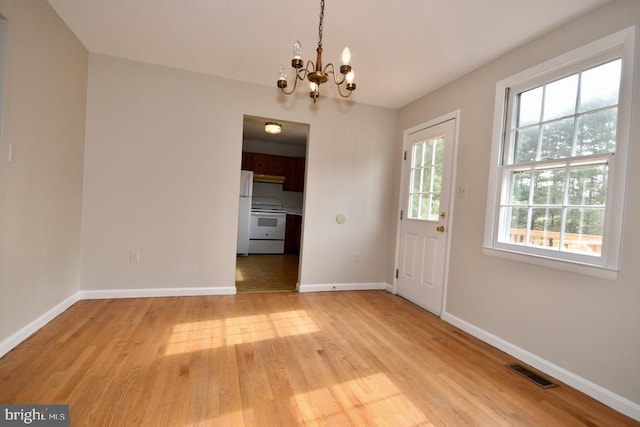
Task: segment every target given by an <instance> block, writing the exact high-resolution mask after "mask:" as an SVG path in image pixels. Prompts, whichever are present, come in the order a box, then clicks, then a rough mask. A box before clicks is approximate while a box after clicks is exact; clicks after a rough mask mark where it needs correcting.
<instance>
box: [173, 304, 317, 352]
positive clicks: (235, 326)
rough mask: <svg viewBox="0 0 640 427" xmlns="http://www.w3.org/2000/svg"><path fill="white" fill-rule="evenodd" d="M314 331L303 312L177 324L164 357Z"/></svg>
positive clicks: (313, 324) (311, 322)
mask: <svg viewBox="0 0 640 427" xmlns="http://www.w3.org/2000/svg"><path fill="white" fill-rule="evenodd" d="M318 331H319V329H318V326H317V325H316V324H315V322H314V321H313V320H312V319H311V317H309V314H307V312H306V311H305V310H296V311H285V312H280V313H268V314H258V315H254V316H242V317H232V318H226V319H216V320H206V321H200V322H189V323H181V324H179V325H175V326H174V327H173V329H172V331H171V336H170V337H169V343H168V345H167V350H166V351H165V355H173V354H180V353H189V352H193V351H201V350H208V349H212V348H218V347H223V346H226V345H234V344H243V343H249V342H257V341H263V340H270V339H274V338H281V337H287V336H293V335H301V334H309V333H312V332H318Z"/></svg>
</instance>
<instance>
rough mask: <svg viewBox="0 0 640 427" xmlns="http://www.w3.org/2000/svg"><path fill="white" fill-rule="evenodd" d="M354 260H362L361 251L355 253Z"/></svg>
mask: <svg viewBox="0 0 640 427" xmlns="http://www.w3.org/2000/svg"><path fill="white" fill-rule="evenodd" d="M353 262H360V253H358V252H356V253H355V254H353Z"/></svg>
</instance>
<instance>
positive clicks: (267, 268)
mask: <svg viewBox="0 0 640 427" xmlns="http://www.w3.org/2000/svg"><path fill="white" fill-rule="evenodd" d="M298 259H299V257H298V255H293V254H285V255H249V256H239V257H236V291H237V292H286V291H295V290H296V285H297V283H298Z"/></svg>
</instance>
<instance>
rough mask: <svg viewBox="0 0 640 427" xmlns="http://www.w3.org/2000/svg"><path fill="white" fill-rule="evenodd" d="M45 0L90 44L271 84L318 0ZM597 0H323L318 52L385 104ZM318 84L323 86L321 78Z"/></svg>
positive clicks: (428, 87)
mask: <svg viewBox="0 0 640 427" xmlns="http://www.w3.org/2000/svg"><path fill="white" fill-rule="evenodd" d="M48 1H49V3H50V4H51V5H52V6H53V7H54V8H55V10H56V11H57V12H58V14H59V15H60V16H61V17H62V19H63V20H64V21H65V22H66V23H67V25H68V26H69V27H70V28H71V30H72V31H73V32H74V33H75V34H76V36H77V37H78V38H79V39H80V40H81V41H82V43H84V45H85V47H86V48H87V49H88V50H89V51H90V52H94V53H101V54H106V55H113V56H118V57H122V58H129V59H134V60H138V61H143V62H148V63H153V64H160V65H166V66H170V67H176V68H180V69H185V70H191V71H197V72H201V73H206V74H211V75H215V76H220V77H225V78H231V79H235V80H241V81H246V82H251V83H257V84H261V85H267V86H272V87H274V91H275V90H277V89H275V83H276V79H277V69H278V67H279V65H280V64H285V67H287V68H289V64H290V60H291V48H292V44H293V42H294V41H295V40H296V39H299V40H300V41H301V42H302V45H303V47H304V48H305V52H304V54H303V59H305V60H309V59H314V60H315V52H314V51H315V48H316V45H317V42H318V15H319V11H320V2H319V0H317V1H311V0H305V1H302V0H277V1H276V0H48ZM607 1H609V0H534V1H532V0H401V1H400V0H398V1H391V0H326V6H325V20H324V37H323V45H324V58H323V59H324V62H325V65H326V63H328V62H334V63H335V64H336V65H339V63H340V53H341V51H342V48H343V47H344V45H348V46H349V48H350V49H351V53H352V58H353V59H352V65H353V67H354V70H355V73H356V83H357V90H356V91H355V92H354V94H353V96H352V97H351V99H353V100H354V101H356V102H361V103H365V104H370V105H376V106H383V107H389V108H394V109H395V108H399V107H402V106H404V105H406V104H407V103H409V102H411V101H414V100H416V99H418V98H420V97H422V96H423V95H426V94H427V93H429V92H431V91H433V90H435V89H437V88H438V87H440V86H442V85H444V84H446V83H447V82H450V81H452V80H454V79H456V78H458V77H460V76H462V75H464V74H466V73H467V72H469V71H471V70H473V69H474V68H477V67H478V66H480V65H482V64H484V63H486V62H488V61H490V60H491V59H493V58H496V57H497V56H499V55H501V54H503V53H505V52H506V51H508V50H510V49H512V48H513V47H515V46H517V45H519V44H522V43H524V42H526V41H528V40H530V39H532V38H534V37H536V36H538V35H540V34H542V33H544V32H546V31H548V30H550V29H552V28H554V27H556V26H558V25H561V24H562V23H563V22H566V21H568V20H570V19H572V18H573V17H575V16H578V15H580V14H583V13H585V12H586V11H589V10H591V9H593V8H595V7H597V6H599V5H601V4H604V3H606V2H607ZM298 90H301V89H300V88H299V89H298ZM303 90H307V86H306V85H305V86H304V87H303ZM321 95H322V96H336V94H335V88H333V87H330V86H329V84H326V85H323V86H322V87H321Z"/></svg>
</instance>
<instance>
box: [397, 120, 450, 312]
mask: <svg viewBox="0 0 640 427" xmlns="http://www.w3.org/2000/svg"><path fill="white" fill-rule="evenodd" d="M454 132H455V119H450V120H447V121H445V122H441V123H439V124H435V125H433V126H430V127H426V128H424V129H420V130H417V131H415V132H413V133H409V134H407V135H406V137H405V138H406V142H405V149H406V159H405V164H404V167H403V174H404V176H403V179H402V183H403V184H402V186H403V188H402V200H403V202H402V206H403V207H402V209H403V212H402V220H401V227H400V246H399V257H398V272H397V273H398V274H397V278H398V280H397V288H396V291H397V293H398V294H399V295H400V296H402V297H404V298H406V299H408V300H410V301H412V302H414V303H416V304H418V305H419V306H421V307H423V308H425V309H427V310H429V311H431V312H432V313H434V314H437V315H440V314H441V312H442V304H443V287H444V279H445V266H446V260H447V241H448V239H447V235H448V229H447V225H448V222H449V212H448V211H449V207H450V200H451V197H450V190H451V186H452V182H451V181H452V179H451V178H452V169H453V154H454V148H455V146H454V144H455V139H454V138H455V136H454Z"/></svg>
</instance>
